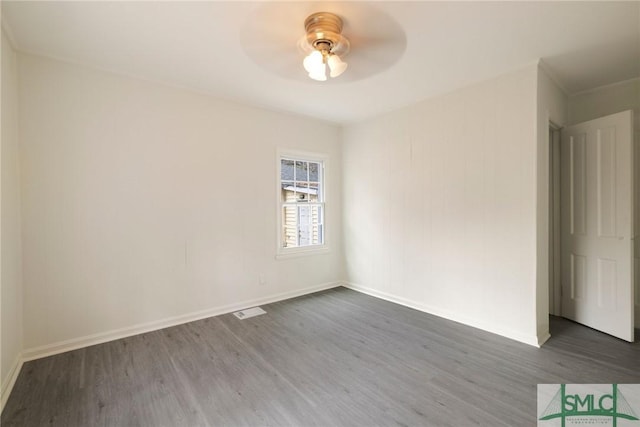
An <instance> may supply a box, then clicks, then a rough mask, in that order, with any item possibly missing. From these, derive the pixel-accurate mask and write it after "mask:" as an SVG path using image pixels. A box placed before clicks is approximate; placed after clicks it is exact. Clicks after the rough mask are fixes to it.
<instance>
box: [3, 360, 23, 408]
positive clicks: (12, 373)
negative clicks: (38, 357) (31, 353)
mask: <svg viewBox="0 0 640 427" xmlns="http://www.w3.org/2000/svg"><path fill="white" fill-rule="evenodd" d="M23 364H24V359H23V358H22V355H20V354H19V355H18V357H16V360H14V362H13V364H12V365H11V369H10V370H9V373H8V374H7V377H6V378H4V381H3V382H2V387H1V388H0V414H1V413H2V411H3V410H4V405H5V404H6V403H7V400H9V395H10V394H11V390H13V386H14V385H15V384H16V380H17V379H18V375H20V370H21V369H22V365H23Z"/></svg>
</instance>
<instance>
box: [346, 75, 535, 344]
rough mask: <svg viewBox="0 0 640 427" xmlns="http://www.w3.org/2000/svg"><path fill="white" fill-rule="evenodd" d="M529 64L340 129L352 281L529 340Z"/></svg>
mask: <svg viewBox="0 0 640 427" xmlns="http://www.w3.org/2000/svg"><path fill="white" fill-rule="evenodd" d="M536 88H537V66H536V65H533V66H530V67H527V68H526V69H523V70H519V71H516V72H513V73H510V74H507V75H503V76H500V77H498V78H495V79H492V80H489V81H486V82H483V83H480V84H477V85H474V86H471V87H467V88H464V89H460V90H457V91H455V92H452V93H450V94H448V95H444V96H441V97H438V98H434V99H429V100H426V101H424V102H421V103H419V104H417V105H414V106H411V107H408V108H404V109H402V110H399V111H396V112H393V113H389V114H386V115H383V116H380V117H377V118H374V119H371V120H367V121H364V122H362V123H359V124H355V125H351V126H347V127H346V129H345V130H344V154H343V175H344V189H343V194H344V204H343V205H344V219H343V222H344V244H345V254H346V260H347V273H348V277H349V280H350V281H351V282H352V285H353V286H354V287H357V288H360V289H363V290H365V291H367V292H370V293H371V294H374V295H377V296H381V297H383V298H388V299H390V300H393V301H397V302H401V303H405V304H407V305H410V306H413V307H415V308H418V309H421V310H425V311H428V312H431V313H434V314H436V315H440V316H443V317H447V318H450V319H453V320H457V321H460V322H463V323H466V324H469V325H472V326H476V327H479V328H482V329H485V330H488V331H492V332H495V333H498V334H501V335H504V336H507V337H511V338H514V339H517V340H520V341H523V342H527V343H530V344H534V345H536V344H537V343H538V337H537V335H536V334H537V325H536V269H537V264H536V244H537V235H536V221H537V215H536V203H537V202H536V200H537V199H536V198H537V193H536V192H537V182H536V173H537V171H536V155H537V141H536V126H537V123H536V116H537V111H536V104H537V101H536V100H537V91H536Z"/></svg>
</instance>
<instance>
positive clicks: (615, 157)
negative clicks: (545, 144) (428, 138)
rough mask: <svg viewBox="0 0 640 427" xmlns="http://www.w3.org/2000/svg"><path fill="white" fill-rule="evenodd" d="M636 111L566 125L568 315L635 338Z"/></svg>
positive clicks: (565, 281) (563, 161) (564, 284)
mask: <svg viewBox="0 0 640 427" xmlns="http://www.w3.org/2000/svg"><path fill="white" fill-rule="evenodd" d="M632 120H633V116H632V113H631V111H624V112H622V113H617V114H613V115H611V116H607V117H602V118H599V119H595V120H591V121H588V122H584V123H580V124H577V125H574V126H569V127H567V128H565V129H563V130H562V141H561V154H560V159H561V172H560V179H561V194H562V197H561V199H562V201H561V217H562V219H561V234H562V241H561V253H562V255H561V256H562V260H561V263H562V315H563V316H564V317H567V318H569V319H572V320H575V321H576V322H579V323H582V324H584V325H587V326H589V327H592V328H594V329H598V330H600V331H602V332H606V333H608V334H611V335H613V336H616V337H618V338H622V339H624V340H626V341H633V338H634V337H633V332H634V330H633V316H634V313H633V301H634V298H633V292H634V289H633V287H634V286H633V239H632V236H633V152H632V142H631V139H632V138H631V135H632V129H633V123H632Z"/></svg>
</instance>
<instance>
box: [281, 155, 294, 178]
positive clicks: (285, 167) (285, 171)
mask: <svg viewBox="0 0 640 427" xmlns="http://www.w3.org/2000/svg"><path fill="white" fill-rule="evenodd" d="M280 180H282V181H293V160H286V159H281V160H280Z"/></svg>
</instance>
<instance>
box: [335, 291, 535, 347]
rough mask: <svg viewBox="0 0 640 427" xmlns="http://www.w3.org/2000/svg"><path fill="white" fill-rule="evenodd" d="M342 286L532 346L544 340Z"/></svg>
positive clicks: (380, 293) (494, 325) (384, 293)
mask: <svg viewBox="0 0 640 427" xmlns="http://www.w3.org/2000/svg"><path fill="white" fill-rule="evenodd" d="M342 286H344V287H345V288H349V289H353V290H354V291H358V292H362V293H363V294H367V295H371V296H373V297H376V298H380V299H384V300H387V301H390V302H394V303H396V304H400V305H404V306H406V307H409V308H413V309H415V310H419V311H423V312H425V313H429V314H433V315H434V316H438V317H442V318H444V319H448V320H453V321H454V322H458V323H462V324H464V325H467V326H471V327H474V328H478V329H482V330H483V331H487V332H491V333H492V334H496V335H500V336H503V337H505V338H509V339H512V340H515V341H519V342H521V343H525V344H529V345H532V346H534V347H540V346H541V345H542V343H544V341H546V339H544V340H539V339H538V337H537V336H535V335H526V334H522V333H520V332H517V331H513V330H510V329H508V328H505V327H503V326H502V325H496V324H491V323H488V322H482V321H478V320H477V319H473V318H470V317H465V316H461V315H460V314H458V313H452V312H450V311H448V310H442V309H440V308H437V307H433V306H429V305H426V304H421V303H418V302H415V301H412V300H409V299H406V298H402V297H398V296H395V295H391V294H388V293H386V292H381V291H378V290H375V289H372V288H368V287H366V286H361V285H357V284H354V283H344V284H343V285H342Z"/></svg>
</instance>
